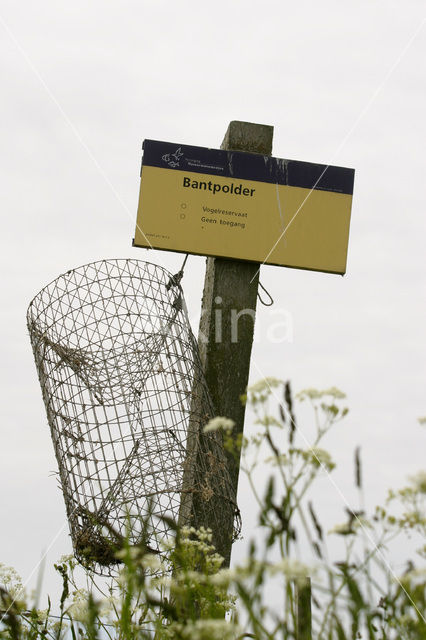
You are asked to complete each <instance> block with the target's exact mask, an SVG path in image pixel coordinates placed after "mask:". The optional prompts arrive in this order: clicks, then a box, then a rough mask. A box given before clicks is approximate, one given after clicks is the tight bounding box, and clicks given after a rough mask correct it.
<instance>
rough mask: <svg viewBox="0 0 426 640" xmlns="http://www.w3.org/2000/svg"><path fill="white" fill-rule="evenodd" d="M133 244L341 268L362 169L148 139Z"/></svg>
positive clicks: (317, 268)
mask: <svg viewBox="0 0 426 640" xmlns="http://www.w3.org/2000/svg"><path fill="white" fill-rule="evenodd" d="M143 150H144V153H143V159H142V171H141V185H140V195H139V207H138V215H137V224H136V232H135V238H134V245H135V246H138V247H149V246H152V247H153V248H154V249H166V250H170V251H182V252H185V253H196V254H200V255H208V256H218V257H224V258H233V259H237V260H250V261H255V262H262V263H263V262H265V263H266V264H274V265H280V266H286V267H296V268H300V269H312V270H315V271H327V272H330V273H340V274H343V273H345V271H346V257H347V249H348V239H349V223H350V215H351V206H352V193H353V183H354V173H355V172H354V170H353V169H347V168H344V167H332V166H329V167H327V166H326V165H320V164H312V163H309V162H299V161H296V160H282V159H279V158H273V157H270V156H263V155H261V154H257V153H245V152H241V151H224V150H220V149H207V148H204V147H193V146H188V145H183V144H181V145H179V144H173V143H170V142H158V141H154V140H145V141H144V145H143Z"/></svg>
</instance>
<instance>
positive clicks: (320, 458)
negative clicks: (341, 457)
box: [309, 447, 336, 471]
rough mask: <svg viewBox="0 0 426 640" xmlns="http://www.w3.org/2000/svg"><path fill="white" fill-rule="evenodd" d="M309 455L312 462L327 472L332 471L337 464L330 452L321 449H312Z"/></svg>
mask: <svg viewBox="0 0 426 640" xmlns="http://www.w3.org/2000/svg"><path fill="white" fill-rule="evenodd" d="M309 454H310V456H311V458H312V462H313V463H314V464H316V465H317V466H318V467H322V468H325V469H326V470H327V471H332V470H333V469H334V467H335V466H336V464H335V463H334V462H333V459H332V457H331V455H330V454H329V452H328V451H326V450H325V449H321V448H320V447H312V448H311V449H310V450H309Z"/></svg>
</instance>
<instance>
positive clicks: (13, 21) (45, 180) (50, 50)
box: [0, 0, 426, 592]
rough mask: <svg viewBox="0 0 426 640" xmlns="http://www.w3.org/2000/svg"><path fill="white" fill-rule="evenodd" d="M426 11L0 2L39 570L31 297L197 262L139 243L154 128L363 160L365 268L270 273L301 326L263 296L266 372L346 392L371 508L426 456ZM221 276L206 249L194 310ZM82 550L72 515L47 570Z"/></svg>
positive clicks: (6, 299) (41, 467)
mask: <svg viewBox="0 0 426 640" xmlns="http://www.w3.org/2000/svg"><path fill="white" fill-rule="evenodd" d="M424 14H425V5H424V3H423V2H416V1H408V2H405V3H401V2H400V1H399V2H396V1H395V0H386V1H384V0H383V1H374V0H369V1H364V0H356V1H353V0H348V1H347V2H342V1H341V0H340V1H337V0H336V1H335V0H323V2H321V3H319V2H313V1H311V2H307V1H304V0H302V1H300V2H298V3H295V2H288V1H287V0H280V1H279V2H272V1H268V0H265V1H264V2H262V3H259V2H253V1H252V0H244V2H240V1H236V2H233V1H229V0H228V1H226V2H224V1H223V0H216V1H215V2H214V3H213V2H212V3H201V2H194V1H185V0H182V1H181V2H179V3H176V2H171V1H167V2H166V1H164V0H157V1H156V2H154V1H152V2H147V1H144V0H139V1H137V2H136V1H129V0H120V2H118V1H117V0H110V1H108V2H105V1H103V2H100V0H91V1H90V2H82V1H81V0H74V1H73V2H64V1H63V0H55V1H53V0H43V1H42V2H38V3H33V2H29V1H28V0H23V2H20V3H16V2H12V1H8V0H1V2H0V32H1V39H0V65H1V72H2V80H1V87H2V98H1V103H0V104H1V106H0V109H1V119H0V127H1V143H2V144H1V154H0V162H1V173H0V175H1V178H2V189H1V192H2V200H3V203H2V252H1V260H2V265H3V269H2V270H3V274H2V282H1V286H2V292H1V296H2V298H1V299H2V315H1V332H0V337H1V348H2V367H1V372H0V376H1V383H0V389H1V393H2V401H1V407H2V419H1V430H2V431H1V433H2V436H1V467H0V474H1V475H0V495H1V513H2V525H1V527H0V536H1V541H0V550H1V553H0V562H4V563H5V564H9V565H13V566H15V567H16V568H17V570H18V571H19V572H20V573H21V574H22V575H23V577H24V579H25V578H27V577H28V575H29V574H30V572H31V570H32V568H33V567H34V566H35V565H36V563H37V562H38V560H39V557H40V555H41V553H42V551H43V549H46V548H47V547H49V545H50V543H51V541H52V540H53V539H54V537H55V536H56V535H57V533H58V531H60V529H61V527H62V525H63V523H64V519H65V509H64V504H63V500H62V496H61V493H60V491H59V490H58V489H57V487H56V481H55V479H54V478H53V477H50V475H49V474H50V472H51V471H53V470H55V469H56V461H55V459H54V455H53V447H52V444H51V441H50V434H49V429H48V426H47V420H46V415H45V410H44V406H43V403H42V398H41V392H40V387H39V383H38V380H37V375H36V370H35V366H34V362H33V357H32V353H31V348H30V342H29V338H28V335H27V330H26V325H25V313H26V308H27V306H28V303H29V302H30V300H31V298H32V297H33V296H34V295H35V294H36V293H37V292H38V291H39V290H40V289H41V288H42V287H43V286H44V285H45V284H47V283H48V282H50V281H51V280H52V279H54V278H55V277H56V276H58V275H59V274H60V273H62V272H64V271H66V270H68V269H70V268H73V267H77V266H80V265H82V264H85V263H87V262H91V261H94V260H98V259H102V258H110V257H133V258H139V259H141V260H149V261H151V262H156V263H158V264H161V265H163V266H165V267H167V268H169V269H170V270H171V271H173V272H175V271H176V270H177V269H178V267H179V266H180V264H181V261H182V257H181V256H180V255H178V254H170V253H165V252H164V253H161V252H148V251H146V250H143V249H136V248H132V247H131V241H132V237H133V233H134V225H135V219H136V208H137V198H138V188H139V169H140V158H141V143H142V140H143V139H144V138H152V139H158V140H169V141H173V142H181V143H186V144H194V145H199V146H209V147H219V145H220V143H221V141H222V138H223V135H224V133H225V131H226V128H227V125H228V122H229V121H230V120H234V119H238V120H247V121H251V122H259V123H264V124H272V125H274V127H275V134H274V147H273V154H274V155H275V156H278V157H281V158H293V159H298V160H306V161H312V162H321V163H332V164H338V165H342V166H348V167H354V168H355V169H356V174H355V193H354V200H353V210H352V222H351V233H350V241H349V256H348V269H347V274H346V276H345V277H343V278H342V277H340V276H335V275H327V274H320V273H311V272H307V271H296V270H290V269H285V268H279V267H263V268H262V272H261V280H262V282H263V284H264V285H265V286H266V287H267V288H268V290H269V291H270V292H271V294H272V296H273V298H274V300H275V306H274V307H273V309H286V310H287V311H288V312H289V313H290V314H291V317H292V320H293V330H294V334H293V341H292V342H291V343H290V342H285V343H282V344H281V345H279V346H278V347H277V345H271V344H269V343H268V341H267V340H266V338H265V333H266V330H267V328H268V326H269V325H270V324H271V323H272V322H274V321H275V320H274V318H273V316H271V314H270V311H268V310H267V309H266V308H264V307H261V306H260V307H259V313H258V325H259V329H260V331H259V340H258V341H257V343H256V344H255V347H254V350H253V357H252V369H251V379H252V380H253V381H255V380H257V379H259V378H260V377H264V376H266V375H272V376H277V377H283V378H285V379H290V380H291V381H292V383H293V387H294V389H295V390H298V389H301V388H303V387H306V386H315V387H319V388H324V387H328V386H330V385H336V386H338V387H340V388H341V389H343V390H344V391H345V392H346V393H347V394H348V404H349V406H350V408H351V412H350V414H349V416H348V418H347V419H346V421H345V422H344V423H343V424H342V425H341V426H340V427H339V429H336V432H335V435H334V436H331V437H330V438H329V441H328V445H329V449H330V450H331V451H332V453H333V456H334V457H335V458H336V460H337V461H338V463H339V465H340V470H338V471H337V472H336V473H335V482H336V484H337V486H338V487H339V488H340V489H341V491H342V493H343V495H345V496H346V497H347V499H348V500H349V501H351V500H352V498H353V488H352V484H353V475H352V468H351V465H352V455H353V449H354V447H355V446H356V445H360V446H361V447H362V452H363V456H364V464H365V474H366V482H367V483H368V486H369V489H370V490H369V494H370V497H369V503H370V505H373V504H375V502H376V501H377V500H380V499H381V498H382V497H383V495H384V493H385V490H386V488H387V487H388V486H391V485H393V486H398V485H399V484H401V483H402V482H404V480H405V478H406V476H407V475H408V474H410V473H413V472H415V471H416V470H418V469H420V468H422V466H423V467H424V458H425V455H424V452H425V438H426V433H425V432H424V430H423V432H422V431H421V428H420V427H419V426H418V424H417V418H418V416H420V415H424V414H426V399H425V394H424V387H425V340H424V337H425V336H424V326H425V303H424V299H425V249H424V246H425V227H426V222H425V220H426V217H425V210H426V207H425V204H426V198H425V192H424V183H425V179H424V172H425V162H424V140H425V125H424V114H425V113H426V99H425V89H424V78H425V67H424V61H425V59H426V55H425V54H426V46H425V35H426V34H425V31H426V27H425V26H423V28H421V25H422V21H423V20H424ZM260 215H261V212H260ZM203 272H204V259H203V258H199V257H190V259H189V262H188V264H187V268H186V275H185V278H184V281H183V287H184V290H185V294H186V299H187V303H188V306H189V309H190V313H191V316H192V317H194V318H195V316H196V315H197V312H198V311H199V306H200V298H201V291H202V282H203ZM193 328H194V330H195V332H196V331H197V323H196V321H194V324H193ZM321 487H322V492H323V495H324V505H325V506H324V508H325V509H326V511H327V513H328V514H329V516H330V518H331V520H333V518H337V519H340V520H341V519H342V517H341V515H340V514H341V513H342V509H343V502H342V498H341V496H340V495H339V494H338V492H337V491H336V488H335V487H333V485H332V484H331V483H330V482H329V480H328V479H327V478H324V479H322V480H321ZM241 504H242V506H243V518H244V515H245V513H244V508H246V510H247V511H248V506H249V503H248V500H247V498H246V497H245V496H244V495H243V496H241ZM246 522H249V523H250V519H249V518H248V514H247V518H246ZM331 523H332V522H330V524H331ZM245 533H246V535H249V534H250V531H248V530H247V529H246V531H245ZM69 551H70V542H69V538H68V537H67V530H66V528H65V530H63V531H62V533H61V534H60V535H59V538H58V540H57V542H56V543H55V544H54V545H53V546H52V548H51V550H50V551H49V554H48V564H52V563H53V561H55V560H56V559H57V558H58V557H59V556H60V555H61V554H62V553H65V552H69ZM31 584H34V580H32V581H31ZM46 584H47V587H46V589H47V590H50V591H51V592H52V589H54V585H55V584H56V583H55V582H54V581H53V578H52V577H51V576H48V578H47V583H46ZM52 585H53V586H52Z"/></svg>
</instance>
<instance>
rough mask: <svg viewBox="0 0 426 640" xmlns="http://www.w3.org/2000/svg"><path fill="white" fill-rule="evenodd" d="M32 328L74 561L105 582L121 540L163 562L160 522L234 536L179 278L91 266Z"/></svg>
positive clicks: (130, 263)
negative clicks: (156, 553)
mask: <svg viewBox="0 0 426 640" xmlns="http://www.w3.org/2000/svg"><path fill="white" fill-rule="evenodd" d="M27 321H28V328H29V332H30V337H31V343H32V347H33V352H34V357H35V361H36V366H37V370H38V375H39V380H40V384H41V388H42V394H43V399H44V403H45V407H46V412H47V417H48V422H49V425H50V429H51V435H52V440H53V444H54V448H55V454H56V458H57V462H58V468H59V477H60V482H61V486H62V491H63V495H64V499H65V505H66V511H67V516H68V520H69V524H70V531H71V538H72V542H73V547H74V552H75V555H76V557H77V559H78V560H79V561H80V562H82V563H83V564H85V565H91V566H92V567H93V568H94V569H95V571H98V572H99V573H109V572H110V571H111V570H112V569H113V568H114V565H115V564H116V563H117V560H116V558H115V549H116V547H117V546H118V545H119V543H120V540H122V538H123V537H124V536H126V535H128V536H129V541H130V544H134V545H136V544H140V543H141V542H142V538H143V539H144V542H146V543H147V544H148V545H149V548H151V549H153V550H154V551H159V552H161V548H162V547H161V543H162V541H163V539H164V538H165V537H167V536H169V535H170V524H167V522H166V521H165V520H164V519H162V518H163V516H168V517H171V518H173V519H174V520H175V521H178V522H179V523H180V524H181V525H182V524H190V525H193V526H196V527H199V526H201V525H204V526H212V527H213V528H214V529H215V530H217V531H220V530H221V523H224V527H223V530H224V531H225V530H226V529H227V530H228V531H229V526H228V528H227V526H226V523H229V521H231V522H232V520H233V518H234V535H235V534H237V533H238V531H239V516H238V509H237V507H236V504H235V503H234V501H233V499H232V497H231V496H232V490H231V482H230V478H229V475H228V472H227V469H226V466H225V454H224V451H223V446H222V443H221V436H220V434H218V433H216V432H209V433H206V434H204V433H203V430H202V428H203V426H204V425H205V424H206V422H207V421H208V420H209V419H210V418H211V417H212V416H213V415H214V411H213V407H212V403H211V400H210V397H209V394H208V390H207V387H206V383H205V381H204V377H203V374H202V370H201V365H200V360H199V355H198V349H197V344H196V341H195V339H194V336H193V334H192V332H191V328H190V324H189V321H188V317H187V313H186V309H185V304H184V300H183V293H182V289H181V287H180V285H179V283H177V282H176V280H175V279H173V276H171V274H170V273H168V272H167V271H166V270H165V269H163V268H161V267H159V266H157V265H154V264H150V263H146V262H143V261H138V260H103V261H99V262H95V263H92V264H88V265H85V266H82V267H79V268H77V269H72V270H70V271H68V272H67V273H65V274H63V275H61V276H59V277H58V278H57V279H56V280H54V281H53V282H52V283H50V284H49V285H48V286H46V287H45V288H44V289H42V290H41V291H40V293H39V294H38V295H36V296H35V298H34V299H33V300H32V302H31V304H30V306H29V308H28V314H27ZM146 527H148V531H149V539H148V540H146V539H145V531H146ZM218 546H219V547H220V544H219V545H218Z"/></svg>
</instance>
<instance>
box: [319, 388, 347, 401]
mask: <svg viewBox="0 0 426 640" xmlns="http://www.w3.org/2000/svg"><path fill="white" fill-rule="evenodd" d="M323 395H325V396H332V397H333V398H335V399H336V400H343V399H344V398H346V393H343V391H340V389H337V387H330V388H329V389H326V390H325V391H323Z"/></svg>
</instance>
